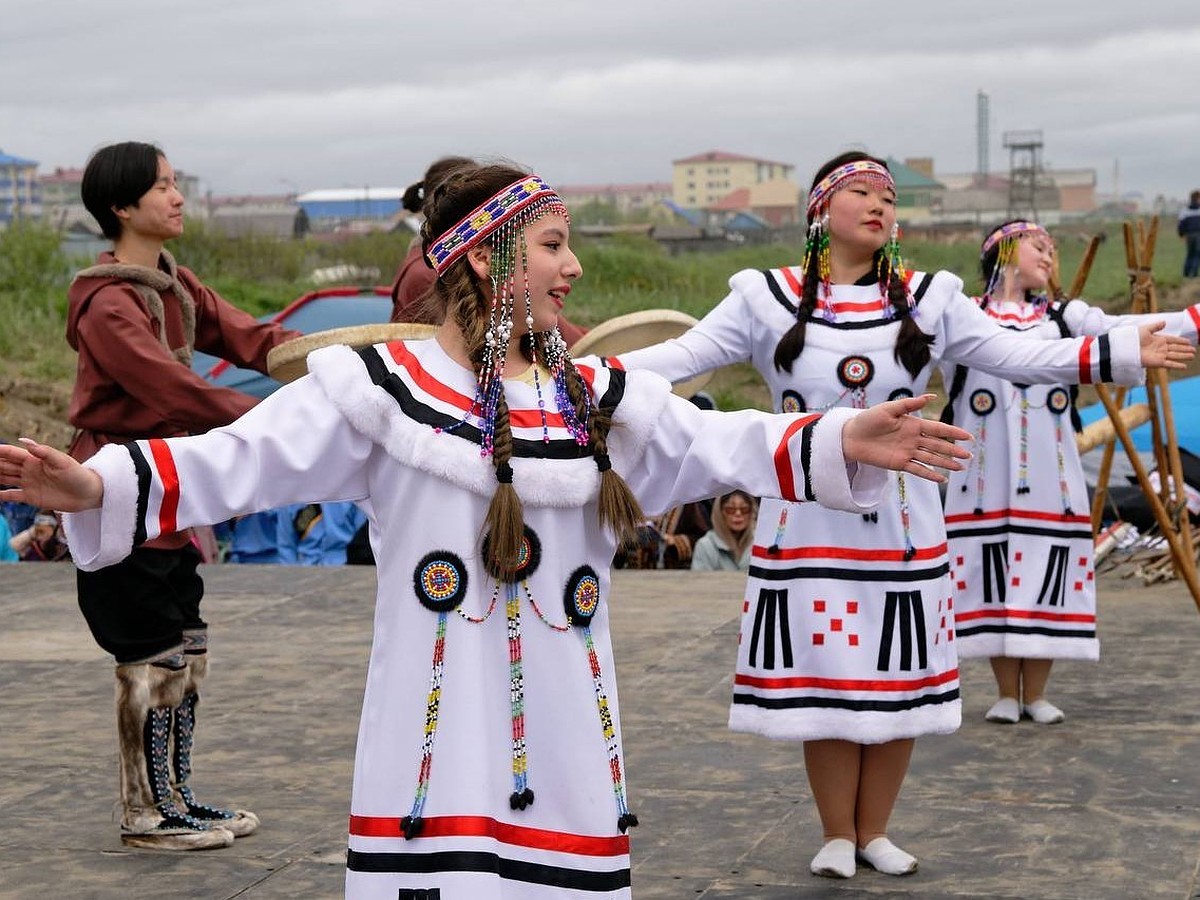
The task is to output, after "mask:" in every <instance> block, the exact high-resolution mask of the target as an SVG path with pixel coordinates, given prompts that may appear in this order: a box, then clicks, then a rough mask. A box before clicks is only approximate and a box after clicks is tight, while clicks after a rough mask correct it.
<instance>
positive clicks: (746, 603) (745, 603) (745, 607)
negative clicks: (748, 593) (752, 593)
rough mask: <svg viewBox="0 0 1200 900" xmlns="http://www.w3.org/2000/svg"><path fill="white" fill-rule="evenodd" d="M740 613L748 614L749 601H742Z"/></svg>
mask: <svg viewBox="0 0 1200 900" xmlns="http://www.w3.org/2000/svg"><path fill="white" fill-rule="evenodd" d="M742 612H744V613H748V612H750V601H749V600H743V601H742Z"/></svg>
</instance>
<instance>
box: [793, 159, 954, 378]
mask: <svg viewBox="0 0 1200 900" xmlns="http://www.w3.org/2000/svg"><path fill="white" fill-rule="evenodd" d="M858 160H869V161H871V162H875V163H878V164H879V165H881V166H883V167H884V168H887V163H886V162H885V161H884V160H882V159H878V158H877V157H874V156H871V155H870V154H868V153H863V152H861V151H857V150H853V151H850V152H848V153H842V154H840V155H839V156H835V157H834V158H833V159H831V160H829V162H827V163H825V165H823V166H821V168H820V169H818V170H817V174H816V175H815V176H813V181H812V187H813V188H815V187H816V186H817V185H818V184H820V182H821V181H822V180H823V179H824V178H825V176H826V175H828V174H829V173H830V172H832V171H833V170H834V169H836V168H838V167H839V166H843V165H845V164H846V163H851V162H856V161H858ZM812 224H813V223H810V226H811V225H812ZM819 243H820V242H819V241H817V240H809V241H808V242H807V244H806V245H805V248H804V259H803V261H802V266H803V270H804V280H803V282H802V284H801V290H800V304H799V306H798V307H797V309H796V322H795V324H794V325H792V327H791V328H789V329H788V330H787V331H786V332H784V334H783V336H782V337H781V338H780V339H779V343H778V344H777V345H776V346H775V357H774V362H775V368H776V369H777V370H779V371H783V372H788V373H790V372H791V371H792V364H793V363H794V362H795V361H796V359H797V358H798V357H799V356H800V353H801V351H803V350H804V339H805V335H806V332H807V330H808V321H809V319H811V318H812V315H813V312H815V311H816V308H817V293H818V287H819V286H820V283H821V276H820V271H819V270H820V266H819V262H818V258H817V257H818V252H819ZM872 268H873V269H874V270H875V271H876V272H877V273H878V275H879V279H880V281H881V282H883V283H884V284H886V285H887V299H888V302H889V303H890V304H891V307H892V314H893V315H894V316H895V317H897V318H899V319H900V331H899V333H898V334H897V335H896V349H895V357H896V361H897V362H899V363H900V364H901V365H902V366H904V368H905V369H907V370H908V372H909V374H911V375H912V376H913V377H914V378H916V377H917V375H918V373H920V371H921V370H922V369H923V368H925V366H926V365H928V364H929V359H930V350H929V347H930V345H931V344H932V343H933V341H934V338H933V335H930V334H926V333H925V332H923V331H922V330H921V328H920V326H918V325H917V323H916V321H915V320H914V319H913V317H912V315H911V309H910V306H909V294H908V285H907V284H906V283H905V281H904V279H903V278H901V277H899V272H897V271H895V270H894V267H893V263H892V260H891V259H890V258H889V256H888V254H887V253H886V252H885V250H884V248H882V247H881V248H879V249H878V250H876V251H875V257H874V261H873V265H872Z"/></svg>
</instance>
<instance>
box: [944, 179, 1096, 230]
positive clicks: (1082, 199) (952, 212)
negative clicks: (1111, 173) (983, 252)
mask: <svg viewBox="0 0 1200 900" xmlns="http://www.w3.org/2000/svg"><path fill="white" fill-rule="evenodd" d="M938 180H940V181H941V182H942V183H943V184H944V185H945V186H946V190H945V192H944V193H943V194H942V196H941V207H940V209H935V211H934V212H935V214H934V219H935V220H936V221H938V222H976V223H979V224H981V225H994V224H996V223H999V222H1003V221H1004V220H1006V219H1007V218H1009V213H1008V208H1009V193H1010V191H1009V180H1008V177H1007V176H1006V175H1000V174H992V175H988V176H986V177H981V176H979V175H977V174H975V173H952V174H945V175H939V176H938ZM1034 205H1035V208H1036V209H1037V211H1038V221H1039V222H1041V223H1042V224H1043V225H1057V224H1058V223H1059V222H1062V221H1064V220H1069V219H1073V218H1079V217H1080V216H1084V215H1088V214H1090V213H1095V212H1097V211H1098V210H1099V208H1100V200H1099V198H1098V197H1097V194H1096V170H1095V169H1044V170H1042V172H1041V173H1040V178H1039V186H1038V188H1037V190H1036V192H1035V194H1034Z"/></svg>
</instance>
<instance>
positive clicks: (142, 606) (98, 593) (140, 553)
mask: <svg viewBox="0 0 1200 900" xmlns="http://www.w3.org/2000/svg"><path fill="white" fill-rule="evenodd" d="M199 563H200V553H199V551H197V550H196V548H195V547H193V546H191V545H190V544H189V545H188V546H186V547H182V548H180V549H178V550H145V549H139V550H134V551H133V553H132V554H131V555H130V556H129V557H128V558H127V559H124V560H122V561H121V562H119V563H117V564H116V565H113V566H106V567H105V568H103V569H99V570H98V571H95V572H84V571H77V572H76V585H77V587H78V592H79V608H80V610H82V611H83V617H84V618H85V619H87V623H88V627H89V628H90V629H91V630H92V636H93V637H94V638H95V639H96V643H97V644H99V645H100V646H101V647H102V648H104V649H105V650H106V651H108V652H109V653H111V654H112V655H113V656H114V657H116V660H117V664H118V665H127V664H130V663H140V662H150V661H155V660H157V659H159V658H160V657H162V656H164V655H167V654H170V653H173V652H178V651H182V650H183V633H184V631H198V630H202V629H205V628H207V627H208V626H207V624H206V623H205V621H204V620H203V619H201V618H200V598H202V597H203V596H204V582H203V580H201V578H200V576H199V575H198V574H197V573H196V566H197V565H199Z"/></svg>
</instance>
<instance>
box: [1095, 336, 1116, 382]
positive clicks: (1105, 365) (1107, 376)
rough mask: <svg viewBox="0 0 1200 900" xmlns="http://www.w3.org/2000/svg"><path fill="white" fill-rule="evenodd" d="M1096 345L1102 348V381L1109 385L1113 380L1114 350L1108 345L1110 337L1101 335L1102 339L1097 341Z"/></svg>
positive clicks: (1100, 351)
mask: <svg viewBox="0 0 1200 900" xmlns="http://www.w3.org/2000/svg"><path fill="white" fill-rule="evenodd" d="M1096 343H1097V344H1098V345H1099V348H1100V350H1099V353H1100V380H1101V381H1103V382H1106V383H1107V382H1110V381H1112V380H1113V376H1112V350H1111V348H1110V347H1109V345H1108V343H1109V342H1108V335H1107V334H1102V335H1100V337H1099V338H1098V339H1097V340H1096Z"/></svg>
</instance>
